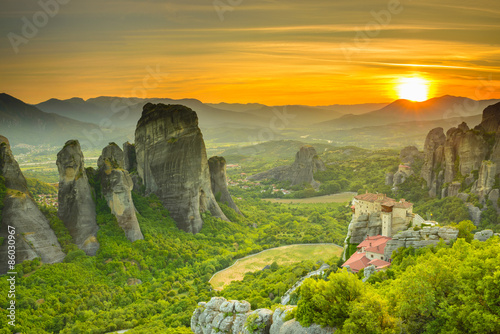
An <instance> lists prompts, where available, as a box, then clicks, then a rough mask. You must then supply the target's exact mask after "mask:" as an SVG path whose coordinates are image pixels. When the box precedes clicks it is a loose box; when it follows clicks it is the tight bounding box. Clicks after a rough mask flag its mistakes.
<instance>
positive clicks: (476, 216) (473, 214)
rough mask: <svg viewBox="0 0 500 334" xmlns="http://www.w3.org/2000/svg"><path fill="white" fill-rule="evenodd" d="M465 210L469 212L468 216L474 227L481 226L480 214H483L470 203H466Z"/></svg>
mask: <svg viewBox="0 0 500 334" xmlns="http://www.w3.org/2000/svg"><path fill="white" fill-rule="evenodd" d="M465 205H466V206H467V210H468V211H469V216H470V219H471V220H472V222H473V223H474V225H476V226H479V225H480V224H481V214H482V213H483V212H482V211H481V209H480V208H478V207H477V206H474V205H473V204H472V203H466V204H465Z"/></svg>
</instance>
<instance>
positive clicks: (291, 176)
mask: <svg viewBox="0 0 500 334" xmlns="http://www.w3.org/2000/svg"><path fill="white" fill-rule="evenodd" d="M324 170H326V167H325V164H324V163H323V161H322V160H321V159H320V158H319V157H318V154H317V153H316V150H315V149H314V147H312V146H310V145H304V146H302V147H301V148H300V150H299V151H298V152H297V154H296V155H295V161H294V163H293V164H292V165H290V166H279V167H276V168H273V169H270V170H268V171H265V172H262V173H258V174H255V175H252V176H250V177H249V178H248V179H249V180H255V181H259V180H264V179H273V180H277V181H290V182H291V185H292V186H294V185H298V184H303V183H308V184H311V185H312V186H313V187H314V188H316V189H317V188H319V182H317V181H315V180H314V177H313V176H314V173H315V172H317V171H324Z"/></svg>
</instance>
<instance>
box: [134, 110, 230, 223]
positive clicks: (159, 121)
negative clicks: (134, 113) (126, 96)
mask: <svg viewBox="0 0 500 334" xmlns="http://www.w3.org/2000/svg"><path fill="white" fill-rule="evenodd" d="M135 149H136V155H137V172H138V173H139V176H140V177H141V178H142V180H143V182H144V186H145V191H146V194H150V193H155V194H156V195H157V196H158V198H159V199H160V200H161V201H162V203H163V205H164V206H165V207H166V208H167V209H168V210H169V212H170V215H171V217H172V218H173V219H174V220H175V221H176V223H177V226H178V227H179V228H180V229H182V230H184V231H186V232H190V233H198V232H199V231H200V230H201V228H202V225H203V220H202V218H201V215H200V212H206V211H210V213H211V214H212V215H213V216H214V217H217V218H221V219H223V220H228V219H227V218H226V216H225V215H224V213H223V212H222V210H221V209H220V207H219V206H218V204H217V202H216V200H215V197H214V195H213V193H212V188H211V180H210V172H209V168H208V162H207V153H206V149H205V142H204V141H203V135H202V134H201V131H200V128H199V127H198V116H197V114H196V112H194V111H193V110H191V109H189V108H187V107H185V106H182V105H165V104H161V103H160V104H152V103H148V104H146V105H145V106H144V107H143V112H142V116H141V118H140V120H139V122H138V123H137V128H136V131H135Z"/></svg>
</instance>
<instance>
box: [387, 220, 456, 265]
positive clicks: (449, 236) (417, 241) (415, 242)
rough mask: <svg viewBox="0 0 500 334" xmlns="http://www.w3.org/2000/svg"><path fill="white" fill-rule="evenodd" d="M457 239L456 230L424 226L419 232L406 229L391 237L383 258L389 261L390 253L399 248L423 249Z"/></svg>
mask: <svg viewBox="0 0 500 334" xmlns="http://www.w3.org/2000/svg"><path fill="white" fill-rule="evenodd" d="M457 237H458V230H457V229H455V228H452V227H441V228H440V227H429V226H425V227H423V228H422V229H421V230H417V231H415V230H414V229H408V230H406V231H401V232H399V233H397V234H396V235H394V236H393V237H392V240H389V241H388V242H387V244H386V246H385V250H384V257H385V259H386V260H388V259H390V258H391V256H392V252H394V251H395V250H397V249H398V248H399V247H413V248H423V247H426V246H430V245H436V244H437V243H438V242H439V240H440V239H442V240H443V241H444V242H446V243H449V242H450V241H451V240H454V239H456V238H457Z"/></svg>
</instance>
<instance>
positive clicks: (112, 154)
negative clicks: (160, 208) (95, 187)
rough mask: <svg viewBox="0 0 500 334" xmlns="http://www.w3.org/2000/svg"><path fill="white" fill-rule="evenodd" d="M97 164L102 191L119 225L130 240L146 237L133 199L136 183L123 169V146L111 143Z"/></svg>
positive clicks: (103, 151)
mask: <svg viewBox="0 0 500 334" xmlns="http://www.w3.org/2000/svg"><path fill="white" fill-rule="evenodd" d="M97 164H98V167H99V174H100V178H101V187H102V193H103V195H104V197H105V198H106V201H107V202H108V206H109V208H110V209H111V212H112V213H113V214H114V215H115V217H116V219H117V221H118V225H119V226H120V227H121V228H122V229H123V231H124V232H125V235H126V236H127V238H128V239H129V240H130V241H136V240H139V239H144V236H143V235H142V232H141V228H140V226H139V222H138V221H137V217H136V215H135V207H134V202H133V201H132V188H133V187H134V183H133V182H132V178H131V177H130V174H129V173H128V172H127V171H126V170H124V169H123V165H124V156H123V152H122V150H121V148H120V147H118V145H116V144H115V143H110V144H109V145H108V146H106V147H105V148H104V149H103V150H102V155H101V156H100V157H99V161H98V162H97Z"/></svg>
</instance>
